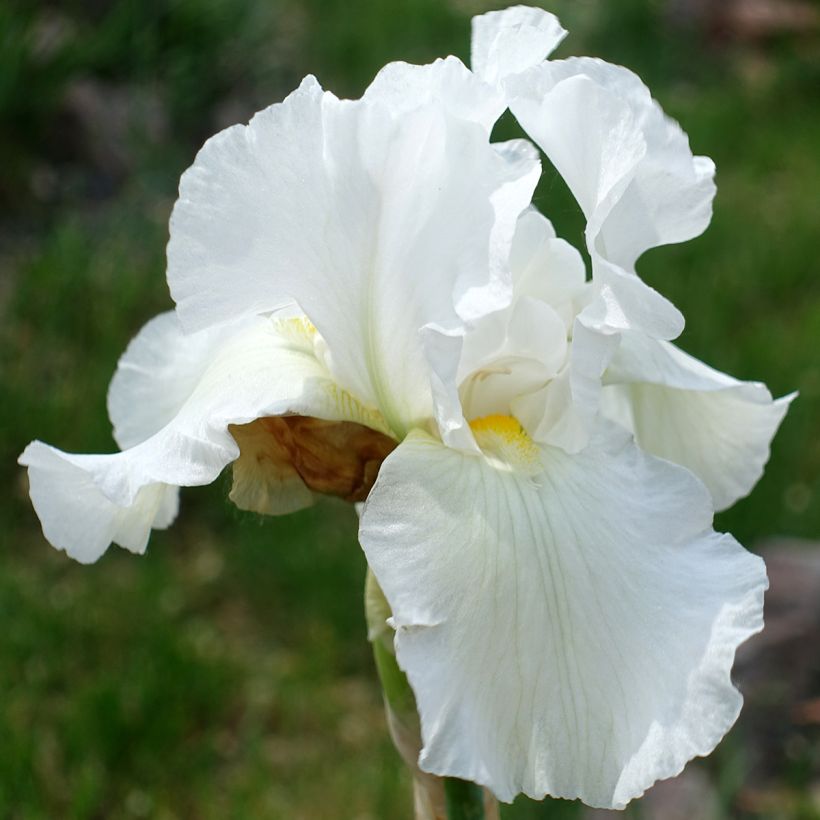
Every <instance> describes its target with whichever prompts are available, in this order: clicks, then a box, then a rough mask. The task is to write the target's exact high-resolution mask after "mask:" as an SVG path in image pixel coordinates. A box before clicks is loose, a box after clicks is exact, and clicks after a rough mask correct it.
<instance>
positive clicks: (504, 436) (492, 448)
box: [470, 413, 540, 471]
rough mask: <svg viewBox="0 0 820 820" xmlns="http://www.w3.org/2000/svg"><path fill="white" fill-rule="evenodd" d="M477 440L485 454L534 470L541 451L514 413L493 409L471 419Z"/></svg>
mask: <svg viewBox="0 0 820 820" xmlns="http://www.w3.org/2000/svg"><path fill="white" fill-rule="evenodd" d="M470 429H471V430H472V431H473V435H474V436H475V440H476V443H477V444H478V446H479V447H480V448H481V450H482V451H483V452H484V454H485V455H487V456H490V457H492V458H494V459H495V460H497V461H499V462H501V463H502V464H503V465H505V466H507V467H509V468H511V469H516V470H526V471H530V470H535V469H537V468H538V467H539V465H540V459H539V455H540V451H539V449H538V446H537V445H536V444H535V442H534V441H533V440H532V439H531V438H530V436H529V434H528V433H527V431H526V430H525V429H524V428H523V427H522V426H521V422H520V421H518V419H516V418H515V417H513V416H507V415H502V414H501V413H493V414H491V415H489V416H481V417H480V418H477V419H473V420H472V421H471V422H470Z"/></svg>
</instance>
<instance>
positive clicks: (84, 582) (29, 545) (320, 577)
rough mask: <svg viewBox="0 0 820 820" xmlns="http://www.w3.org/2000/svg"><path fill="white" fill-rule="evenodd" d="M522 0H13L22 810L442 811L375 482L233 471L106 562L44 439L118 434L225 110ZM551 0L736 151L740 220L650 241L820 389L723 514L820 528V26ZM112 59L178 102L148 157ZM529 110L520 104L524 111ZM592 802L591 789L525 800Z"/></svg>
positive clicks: (690, 312)
mask: <svg viewBox="0 0 820 820" xmlns="http://www.w3.org/2000/svg"><path fill="white" fill-rule="evenodd" d="M501 5H502V4H498V3H495V4H494V3H485V2H479V0H473V1H472V2H471V1H470V0H364V1H363V2H357V3H352V2H349V0H348V1H345V2H343V0H306V2H295V0H271V1H270V2H264V1H263V0H258V2H254V0H153V2H146V0H86V2H80V0H65V1H64V2H61V3H55V4H53V5H52V4H48V3H32V2H30V1H27V0H6V2H5V3H3V4H2V5H1V6H0V149H2V157H3V168H2V172H0V208H2V211H0V378H1V379H2V381H1V383H0V477H2V487H3V489H4V490H5V492H4V493H3V495H2V500H0V546H2V549H0V624H1V625H2V628H0V818H15V819H16V818H25V819H26V820H29V818H31V819H32V820H34V819H35V818H132V817H136V818H138V817H151V818H228V817H230V818H279V817H283V818H285V817H286V818H335V817H340V818H358V819H359V820H364V818H409V817H410V791H409V788H410V787H409V782H408V778H407V775H406V774H405V772H404V771H403V770H402V767H401V765H400V763H399V760H398V757H397V755H396V754H395V753H394V752H393V750H392V747H391V745H390V743H389V740H388V739H387V735H386V730H385V726H384V720H383V716H382V711H381V702H380V695H379V692H378V689H377V686H376V683H375V674H374V670H373V664H372V660H371V656H370V652H369V647H368V645H367V642H366V640H365V627H364V622H363V616H362V607H361V597H362V583H363V577H364V570H365V565H364V561H363V558H362V555H361V551H360V550H359V548H358V546H357V543H356V524H355V518H354V515H353V513H352V510H350V509H348V508H346V507H344V506H343V505H341V504H336V503H333V502H326V503H322V504H320V505H319V506H318V507H317V508H315V509H314V510H310V511H307V512H304V513H301V514H298V515H295V516H292V517H290V518H285V519H266V520H260V519H258V518H256V517H253V516H247V515H243V514H240V513H239V512H237V511H236V510H235V509H233V508H232V507H231V506H230V505H229V503H228V501H227V484H226V481H225V479H224V478H223V479H221V480H220V481H218V482H217V483H216V484H215V485H214V486H212V487H209V488H202V489H194V490H187V491H184V492H183V496H182V501H183V507H182V512H181V515H180V518H179V521H178V522H177V524H176V525H175V526H174V528H173V529H172V530H170V531H169V532H167V533H158V534H156V535H155V536H154V537H153V538H152V541H151V544H150V547H149V551H148V553H147V555H146V556H145V557H142V558H135V557H133V556H131V555H129V554H126V553H124V552H123V551H121V550H118V549H116V548H114V549H112V550H111V551H110V552H109V553H108V554H107V555H106V556H105V557H104V558H103V559H102V560H101V561H100V562H98V563H97V564H96V565H94V566H91V567H81V566H80V565H78V564H75V563H73V562H71V561H69V560H68V559H66V557H65V556H64V555H62V554H58V553H57V552H55V551H54V550H52V549H51V548H50V547H49V546H48V545H47V544H46V543H45V541H44V540H43V538H42V535H41V533H40V530H39V526H38V523H37V520H36V517H35V516H34V513H33V511H32V510H31V508H30V506H29V504H28V501H27V496H26V485H25V478H24V475H23V472H22V470H21V469H20V468H19V467H18V466H17V465H16V463H15V461H16V457H17V455H18V454H19V452H20V451H21V450H22V449H23V447H24V446H25V444H26V443H27V442H28V441H29V440H30V439H32V438H35V437H37V438H41V439H44V440H46V441H48V442H50V443H53V444H55V445H57V446H59V447H61V448H64V449H67V450H73V451H79V452H104V451H109V450H111V449H113V441H112V439H111V434H110V427H109V425H108V423H107V419H106V414H105V391H106V388H107V383H108V380H109V379H110V376H111V374H112V372H113V369H114V366H115V364H116V359H117V357H118V356H119V354H120V352H121V351H122V350H123V349H124V347H125V345H126V344H127V342H128V340H129V339H130V337H131V336H132V335H133V334H134V333H135V332H136V331H137V330H138V329H139V327H140V326H141V325H142V323H143V322H145V321H146V320H147V319H148V318H150V317H151V316H152V315H154V314H155V313H157V312H158V311H161V310H164V309H167V308H169V307H170V306H171V302H170V298H169V296H168V292H167V288H166V285H165V281H164V276H163V273H164V245H165V242H166V241H167V219H168V215H169V213H170V208H171V206H172V204H173V198H174V194H175V187H176V184H177V181H178V178H179V174H180V173H181V172H182V171H183V170H184V168H185V167H187V165H189V164H190V162H191V161H192V158H193V155H194V153H195V150H196V148H197V147H198V146H199V144H201V142H202V141H203V140H204V139H205V138H206V137H207V136H208V135H209V134H211V133H213V132H214V131H216V130H218V128H220V127H222V126H224V125H227V124H229V122H231V121H232V118H233V120H235V119H241V118H243V117H245V118H246V117H247V116H248V115H249V114H250V113H251V112H252V111H254V110H256V109H257V108H261V107H263V106H264V105H266V104H268V103H270V102H273V101H275V100H277V99H280V98H281V97H282V96H283V95H284V94H285V93H287V91H288V90H290V89H291V88H292V87H294V86H295V85H296V83H297V82H298V80H299V79H300V78H301V77H302V76H303V75H304V74H305V73H308V72H312V73H315V74H317V76H318V77H319V79H320V81H321V82H322V83H323V84H324V85H325V86H326V87H329V88H330V89H332V90H334V91H335V92H336V93H337V94H339V95H348V96H356V95H358V94H360V93H361V91H362V90H363V89H364V87H365V86H366V84H367V83H368V81H369V79H370V78H371V77H372V76H373V74H374V73H375V72H376V71H377V70H378V69H379V67H380V66H381V65H383V64H384V63H385V62H387V61H389V60H394V59H404V60H410V61H416V62H419V61H426V60H429V59H431V58H434V57H435V56H439V55H443V54H447V53H454V54H457V55H459V56H461V57H462V58H464V59H465V60H466V59H467V57H468V49H469V17H470V15H471V14H472V13H475V12H479V11H482V10H485V9H487V8H491V7H500V6H501ZM542 5H544V7H547V8H550V9H552V10H554V11H557V12H558V13H560V14H561V16H562V19H563V20H564V22H565V24H567V25H568V27H570V28H571V30H572V35H571V37H570V38H569V39H568V41H566V42H565V44H564V45H563V46H562V47H561V49H560V52H559V54H560V55H561V56H565V55H568V54H573V53H591V54H596V55H598V56H601V57H604V58H606V59H608V60H611V61H614V62H620V63H623V64H625V65H628V66H630V67H631V68H633V69H635V70H637V71H638V72H639V73H641V75H642V76H643V77H644V78H645V80H646V81H647V82H648V83H649V84H650V86H651V88H652V90H653V92H654V93H655V95H656V96H657V97H658V99H660V101H661V102H662V103H663V105H664V106H665V108H666V110H667V111H668V112H669V113H670V114H672V115H673V116H675V117H677V118H678V119H680V120H681V122H682V123H683V125H684V128H685V129H686V130H687V131H688V133H689V134H690V138H691V142H692V145H693V148H694V150H695V151H696V152H699V153H706V154H709V155H711V156H712V157H713V158H714V159H715V161H716V163H717V167H718V177H717V180H718V189H719V193H718V197H717V201H716V211H715V217H714V221H713V223H712V226H711V227H710V229H709V230H708V232H707V233H706V234H705V235H704V236H703V237H701V238H699V239H697V240H695V241H692V242H689V243H686V244H685V245H681V246H677V247H670V248H662V249H658V250H655V251H652V252H650V253H649V254H648V255H647V256H646V257H645V258H644V259H643V260H642V261H641V263H640V270H641V272H642V273H643V275H644V276H645V277H646V278H647V280H648V281H649V282H651V284H653V285H654V286H655V287H657V288H658V289H660V290H661V291H662V292H664V293H665V294H667V295H668V296H670V297H671V298H672V299H673V301H675V303H676V304H678V305H679V306H680V308H681V309H682V310H683V311H684V313H685V315H686V316H687V322H688V323H687V329H686V331H685V333H684V335H683V337H682V340H681V343H682V345H683V347H684V348H686V349H687V350H689V351H690V352H692V353H693V354H695V355H697V356H699V357H702V358H704V359H706V360H707V361H708V362H709V363H711V364H713V365H714V366H716V367H718V368H721V369H724V370H727V371H729V372H731V373H733V374H735V375H737V376H739V377H742V378H754V379H760V380H763V381H766V382H767V383H768V384H769V385H770V387H771V388H772V391H773V392H774V393H775V394H777V395H781V394H783V393H786V392H789V391H791V390H794V389H799V390H800V391H801V397H800V399H799V401H798V402H796V403H795V404H794V405H793V408H792V410H791V411H790V413H789V416H788V418H787V419H786V422H785V423H784V425H783V429H782V431H781V433H780V435H779V436H778V439H777V441H776V445H775V448H774V453H773V456H772V460H771V463H770V465H769V468H768V470H767V473H766V476H765V477H764V479H763V480H762V481H761V482H760V484H759V486H758V487H757V489H756V490H755V491H754V493H753V494H752V496H751V497H750V498H748V499H746V500H744V501H742V502H740V503H739V504H738V505H736V507H735V508H734V509H733V510H731V511H729V512H727V513H725V514H723V515H721V516H720V517H719V521H718V523H719V526H720V527H721V528H723V529H730V530H731V531H732V532H734V533H735V534H736V535H737V536H738V537H739V538H740V539H741V540H742V541H743V542H744V543H746V544H747V545H749V546H751V547H754V545H755V544H756V543H758V542H759V541H760V539H762V538H765V537H768V536H772V535H789V536H798V537H802V538H808V539H810V538H816V537H817V535H818V532H820V505H818V504H817V498H818V492H819V491H820V277H818V270H817V258H818V254H817V246H818V237H820V204H819V203H820V198H819V197H818V191H820V94H819V93H818V89H820V60H818V41H817V39H816V37H815V38H814V39H811V37H800V36H787V37H780V38H772V39H771V40H769V41H767V42H766V43H765V44H754V45H749V44H746V45H739V44H733V43H732V42H730V41H725V40H720V39H711V40H710V39H707V38H705V37H704V36H703V35H702V34H699V33H698V32H697V31H694V30H692V31H690V30H688V29H686V28H685V27H683V28H680V27H673V26H672V25H670V23H669V19H668V15H667V14H666V12H665V10H664V8H663V7H662V6H661V4H660V3H655V2H650V0H641V2H638V0H624V2H619V3H617V4H615V3H611V2H606V0H600V1H596V0H575V2H570V0H565V2H556V3H552V4H550V3H543V4H542ZM89 80H91V81H93V82H94V83H97V84H98V87H101V88H103V89H105V94H104V96H106V95H108V96H110V94H114V93H122V94H124V95H125V99H126V101H128V102H127V107H128V106H131V108H133V109H134V110H137V106H138V101H139V100H144V99H148V100H150V101H151V105H153V106H155V108H158V110H159V111H160V112H161V118H162V120H163V123H162V126H161V127H160V128H159V129H158V133H154V132H152V131H151V128H150V127H149V125H150V124H149V123H148V122H147V121H143V120H142V119H141V118H140V116H132V117H131V121H130V122H129V123H128V126H127V127H126V128H124V129H123V130H122V131H121V133H120V134H119V137H118V140H117V142H118V145H119V146H120V148H121V149H122V151H124V152H125V153H126V155H127V161H126V162H125V163H124V166H125V167H120V168H117V169H115V170H114V171H111V170H110V169H106V168H105V167H104V166H105V163H102V166H103V167H101V165H100V163H99V162H98V161H97V160H96V159H95V158H94V157H93V156H90V155H89V153H88V149H87V143H89V142H90V141H91V140H90V138H89V133H88V131H87V129H88V127H89V126H88V125H87V124H86V125H85V126H82V127H81V126H78V125H77V123H76V121H73V120H72V119H71V112H70V110H69V111H67V110H66V103H65V100H66V98H67V95H70V93H71V89H72V88H73V87H75V86H76V84H77V83H78V82H87V81H89ZM109 92H110V94H109ZM129 110H130V109H129ZM95 127H98V128H101V129H103V130H104V129H106V128H107V127H108V123H107V120H106V118H105V117H102V119H99V120H98V121H97V123H96V126H95ZM83 128H85V129H86V131H84V130H83ZM155 130H156V129H155ZM514 133H515V127H514V125H513V124H511V123H510V122H509V121H505V122H504V123H502V124H501V126H499V136H502V137H506V136H509V135H511V134H514ZM537 204H538V205H539V206H540V207H541V208H542V210H543V211H544V212H545V213H546V214H547V215H549V216H550V217H551V218H552V219H553V221H554V222H555V223H556V225H557V227H558V229H559V232H560V233H562V234H563V235H565V236H567V237H568V238H570V239H571V240H574V241H576V242H577V241H578V240H579V239H580V236H581V231H582V223H581V220H580V214H579V213H578V210H577V207H576V206H575V204H574V202H573V201H572V199H571V197H570V196H569V194H568V193H567V191H566V189H565V188H564V186H563V183H562V182H561V180H560V179H559V178H558V176H557V175H556V174H555V172H554V171H552V170H551V169H549V168H547V169H546V170H545V174H544V179H543V182H542V184H541V186H540V188H539V192H538V195H537ZM807 651H811V649H810V648H809V649H808V650H807ZM814 651H817V648H816V647H814ZM739 745H741V744H740V743H738V742H735V743H734V745H732V744H731V743H730V744H729V745H728V746H727V749H728V751H723V752H722V753H721V754H720V755H718V756H717V757H716V758H715V759H714V760H713V762H712V764H711V766H712V770H713V771H715V772H716V777H717V780H718V782H720V783H723V784H727V783H728V784H729V785H728V786H726V785H724V786H723V787H722V788H721V792H720V793H721V801H722V806H723V810H724V811H725V813H726V816H741V815H738V812H739V811H740V810H739V809H738V808H737V806H736V800H735V798H736V793H737V789H738V788H740V785H741V784H742V783H743V780H744V772H745V769H744V765H745V764H744V762H743V761H744V760H745V758H744V756H743V755H742V754H740V753H738V754H735V753H734V752H733V751H732V749H737V748H738V747H739ZM812 754H813V755H814V757H813V758H810V759H808V762H806V760H803V759H802V758H801V761H800V763H799V766H798V764H795V767H794V769H793V770H789V771H791V774H790V775H789V776H787V777H786V778H785V780H784V788H785V789H787V791H788V793H789V795H790V798H789V800H788V801H784V803H783V808H782V811H781V810H780V809H778V812H777V813H775V814H771V815H766V816H773V817H775V816H776V817H781V816H782V817H795V818H797V817H800V818H803V817H806V818H808V817H815V816H817V815H816V814H815V813H814V811H815V809H816V805H817V804H816V802H812V800H813V799H814V798H812V797H811V794H810V793H809V791H808V789H809V784H810V783H811V782H812V776H811V773H810V770H811V768H812V765H814V764H818V765H820V761H818V752H817V750H816V749H815V750H814V751H813V752H812ZM812 761H813V763H812ZM804 770H805V771H804ZM807 772H808V773H807ZM812 807H814V808H812ZM577 815H578V807H577V806H575V805H572V804H567V803H565V802H561V801H555V802H551V801H547V802H545V803H543V804H535V803H532V802H530V801H524V800H520V801H518V802H517V803H516V805H515V806H514V807H513V808H512V809H509V810H505V817H510V818H512V817H516V818H537V817H542V818H543V817H564V816H577Z"/></svg>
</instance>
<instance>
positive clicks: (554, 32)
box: [471, 6, 567, 83]
mask: <svg viewBox="0 0 820 820" xmlns="http://www.w3.org/2000/svg"><path fill="white" fill-rule="evenodd" d="M566 35H567V32H566V30H565V29H564V28H563V27H562V26H561V24H560V23H559V22H558V18H557V17H556V16H555V15H554V14H550V13H549V12H546V11H544V10H543V9H536V8H532V7H530V6H511V7H510V8H507V9H503V10H501V11H490V12H487V13H486V14H481V15H479V16H477V17H473V21H472V49H471V51H472V56H471V64H472V66H473V71H475V72H476V74H478V75H479V76H480V77H483V78H484V79H485V80H487V82H490V83H497V82H499V81H500V80H503V79H504V78H505V77H506V76H507V75H509V74H517V73H519V72H521V71H524V70H525V69H527V68H530V67H531V66H534V65H538V63H540V62H541V61H542V60H545V59H546V58H547V57H548V56H549V55H550V54H551V53H552V52H553V51H554V50H555V48H557V46H558V44H559V43H560V42H561V41H562V40H563V39H564V37H566Z"/></svg>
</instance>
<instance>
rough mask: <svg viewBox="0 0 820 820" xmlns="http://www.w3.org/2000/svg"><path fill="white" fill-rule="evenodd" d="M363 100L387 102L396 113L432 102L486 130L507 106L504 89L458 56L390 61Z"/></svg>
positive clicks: (376, 77)
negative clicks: (418, 62)
mask: <svg viewBox="0 0 820 820" xmlns="http://www.w3.org/2000/svg"><path fill="white" fill-rule="evenodd" d="M363 99H365V100H367V101H368V102H378V103H381V104H383V105H387V106H388V107H389V108H390V109H391V111H393V112H396V113H398V112H400V111H401V112H407V111H412V110H413V109H414V108H421V107H423V106H427V105H430V104H431V103H432V104H438V105H442V106H444V107H445V108H446V109H447V110H448V111H449V112H450V113H451V114H453V115H454V116H456V117H459V118H461V119H464V120H469V121H471V122H477V123H479V124H481V125H482V126H483V127H484V128H485V129H486V130H487V132H489V131H490V130H491V129H492V127H493V125H494V124H495V121H496V120H497V119H498V118H499V117H500V116H501V114H502V112H503V111H504V109H505V108H506V107H507V103H506V101H505V100H504V97H503V95H502V94H501V92H500V91H499V90H498V89H496V88H494V87H492V86H490V85H488V84H487V83H486V82H484V80H482V79H481V78H480V77H479V76H478V75H477V74H474V73H473V72H472V71H470V70H469V69H468V68H467V67H466V66H465V65H464V63H462V62H461V60H459V59H458V58H457V57H446V58H444V59H439V60H436V61H435V62H432V63H429V64H427V65H412V64H411V63H402V62H394V63H388V64H387V65H386V66H385V67H384V68H382V69H381V70H380V71H379V73H378V74H377V75H376V76H375V78H374V79H373V82H372V83H371V84H370V86H369V87H368V88H367V91H366V92H365V94H364V98H363Z"/></svg>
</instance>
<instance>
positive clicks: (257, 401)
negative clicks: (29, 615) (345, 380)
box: [20, 319, 381, 560]
mask: <svg viewBox="0 0 820 820" xmlns="http://www.w3.org/2000/svg"><path fill="white" fill-rule="evenodd" d="M311 336H312V334H311V332H310V330H309V328H308V326H307V325H306V324H305V322H304V320H299V319H286V320H282V321H275V320H271V319H258V320H256V321H254V322H253V323H252V324H250V325H249V326H248V327H246V328H244V329H243V330H241V331H239V332H237V333H236V334H234V335H233V336H231V337H230V338H229V339H227V340H226V341H224V342H223V344H222V345H221V346H220V347H219V349H218V351H215V352H214V355H213V358H212V360H211V362H210V364H209V366H208V367H207V369H206V370H205V371H204V373H203V374H202V376H201V378H200V379H199V381H198V382H197V384H196V386H195V388H194V389H193V390H192V392H191V393H190V395H189V396H188V398H187V400H186V401H185V402H184V404H183V405H182V407H181V408H180V409H179V412H178V413H177V415H176V416H174V418H173V419H171V421H169V422H168V423H167V424H166V425H165V426H164V427H163V428H162V429H161V430H159V431H158V432H157V433H156V434H154V435H153V436H151V437H150V438H148V439H146V440H144V441H142V442H141V443H140V444H137V445H136V446H134V447H131V448H130V449H128V450H124V451H122V452H120V453H114V454H111V455H75V454H70V453H64V452H61V451H60V450H57V449H55V448H53V447H49V446H48V445H46V444H43V443H42V442H39V441H35V442H32V443H31V444H30V445H29V446H28V447H27V448H26V450H25V452H24V453H23V454H22V456H21V457H20V463H21V464H23V465H25V466H27V467H29V479H30V483H31V488H32V491H31V495H32V501H33V503H34V507H35V509H36V511H37V514H38V515H39V516H40V520H41V521H42V523H43V528H44V532H45V535H46V537H47V538H48V540H49V541H51V543H52V544H54V546H55V547H58V548H59V549H63V550H65V551H66V552H68V554H69V555H71V556H72V557H76V558H78V559H80V560H94V559H95V558H96V557H98V556H99V555H101V554H102V553H103V552H104V551H105V549H106V548H107V546H108V544H109V543H110V542H111V541H112V540H113V541H115V542H116V543H119V544H121V545H122V546H125V547H128V548H129V549H134V550H138V551H141V550H143V549H144V548H145V543H146V540H147V537H148V533H149V531H150V528H151V527H152V526H164V525H167V523H169V511H168V503H167V501H166V500H165V499H164V494H165V493H166V492H167V493H170V492H171V491H172V490H171V489H168V490H166V489H165V488H164V487H163V485H172V489H173V491H174V492H175V487H177V486H195V485H200V484H208V483H210V482H211V481H213V480H214V479H215V478H216V477H217V475H219V473H220V472H221V470H222V469H223V468H224V467H225V466H226V465H227V464H229V463H230V462H232V461H233V460H234V459H236V458H237V456H238V455H239V448H238V446H237V444H236V441H235V440H234V438H233V436H232V435H231V433H230V432H229V429H228V427H229V425H233V424H245V423H247V422H251V421H253V420H255V419H257V418H260V417H263V416H277V415H281V414H284V413H297V414H302V415H308V416H313V417H316V418H321V419H329V420H338V419H344V420H348V421H355V422H358V423H362V424H365V425H368V426H371V427H374V428H377V429H378V428H379V426H380V424H381V421H380V418H379V416H378V414H377V413H375V412H373V411H369V410H366V409H364V408H363V407H361V406H360V405H359V404H358V403H357V402H356V401H355V400H354V399H352V397H350V396H349V395H347V394H345V393H343V392H342V391H341V390H340V389H339V388H338V387H337V386H336V385H335V384H334V383H333V382H332V380H331V379H330V377H329V374H328V372H327V370H326V368H325V367H324V366H323V365H322V364H321V362H320V361H319V360H318V359H317V358H316V357H315V355H314V352H313V341H312V338H311Z"/></svg>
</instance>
